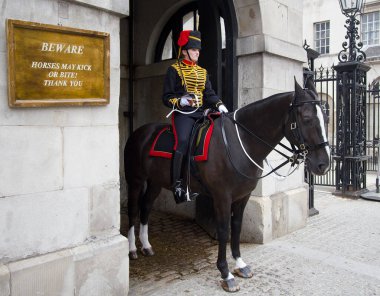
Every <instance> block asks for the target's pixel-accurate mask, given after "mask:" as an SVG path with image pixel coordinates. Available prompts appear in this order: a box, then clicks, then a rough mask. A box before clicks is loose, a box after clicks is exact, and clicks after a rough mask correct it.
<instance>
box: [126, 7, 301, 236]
mask: <svg viewBox="0 0 380 296" xmlns="http://www.w3.org/2000/svg"><path fill="white" fill-rule="evenodd" d="M190 2H197V1H188V0H182V1H175V0H163V1H159V2H154V3H153V4H152V3H151V1H149V4H148V1H147V0H139V1H136V0H135V1H134V10H133V11H132V12H131V13H132V14H133V18H132V19H133V38H132V40H131V45H132V47H131V48H133V52H134V54H133V62H132V63H130V64H132V65H129V66H128V67H133V77H132V82H133V97H132V99H133V100H134V101H133V108H134V113H133V119H134V120H133V121H134V127H136V128H137V127H138V126H140V125H142V124H145V123H147V122H152V121H163V120H164V118H165V115H166V114H167V113H168V110H167V108H166V107H164V106H163V104H162V103H161V92H162V84H163V78H164V75H165V72H166V69H167V67H168V66H170V65H171V64H172V63H173V60H163V61H159V62H153V61H154V54H153V53H154V49H155V46H156V41H157V40H158V38H159V35H160V32H161V31H162V29H163V27H164V26H165V24H166V23H167V21H168V20H169V19H170V17H171V15H173V14H174V13H175V12H176V11H177V10H178V9H180V7H182V6H184V5H186V4H188V3H190ZM205 2H206V1H199V3H200V14H202V9H203V10H204V11H206V10H207V11H208V10H210V9H211V8H212V9H211V14H210V16H211V17H210V19H209V22H210V23H209V24H208V25H205V26H204V27H203V28H202V24H200V29H202V30H204V36H206V37H203V38H206V40H207V42H210V44H213V46H218V42H219V41H218V40H217V41H215V40H213V38H214V37H215V36H214V35H219V33H215V32H217V31H218V27H217V25H216V24H217V20H218V17H220V16H223V17H224V20H225V21H226V20H227V23H228V24H229V25H227V26H226V32H228V33H227V35H228V37H227V42H229V43H230V45H231V49H232V50H231V52H232V55H231V59H230V60H228V61H227V60H226V62H225V64H224V69H225V70H224V71H225V72H224V73H225V74H227V75H229V76H228V77H229V78H228V79H224V80H223V79H221V77H223V70H221V69H223V60H222V58H221V57H222V55H219V54H218V53H217V54H216V58H215V59H210V60H209V59H207V61H205V63H207V66H208V68H210V69H211V71H213V72H214V74H213V75H214V77H213V79H214V81H215V82H214V83H215V85H216V87H217V89H219V90H220V88H221V87H222V86H223V84H225V83H231V85H232V87H231V88H230V91H225V90H223V89H222V90H221V92H222V93H225V94H227V95H226V96H225V97H224V98H223V99H225V100H227V101H228V100H231V98H232V102H231V101H230V103H229V104H230V106H231V105H232V106H233V108H234V109H236V108H238V107H241V106H244V105H246V104H249V103H251V102H254V101H257V100H261V99H262V98H264V97H267V96H269V95H272V94H274V93H278V92H283V91H292V90H294V77H296V78H297V80H298V81H302V64H303V63H304V62H306V53H305V52H304V50H303V48H302V40H303V38H302V0H296V1H291V2H289V1H285V0H268V1H257V0H248V1H232V0H213V1H207V2H208V3H207V4H205ZM210 5H211V8H210ZM207 16H208V15H207ZM230 25H232V26H230ZM209 39H210V40H213V41H210V40H209ZM218 50H219V49H217V50H215V48H214V49H213V48H212V47H210V49H209V52H208V50H205V53H204V56H206V57H212V56H213V54H214V53H215V52H217V51H218ZM235 65H236V66H235ZM215 73H216V74H215ZM130 79H131V78H130ZM126 111H128V110H126ZM269 160H270V161H273V162H276V161H278V159H277V157H276V156H272V155H270V156H269ZM302 182H303V172H302V169H300V170H298V171H297V172H296V173H295V174H294V175H293V177H291V178H289V179H287V182H282V183H281V182H279V181H278V180H276V179H275V178H271V177H267V178H265V179H264V180H263V181H261V182H260V183H259V185H258V187H257V189H256V190H255V191H254V192H253V194H252V198H251V199H250V202H249V204H248V207H247V212H246V213H247V215H246V217H245V220H246V221H245V225H246V226H245V229H243V231H242V237H243V240H245V241H254V242H266V241H269V240H271V239H273V238H276V237H279V236H282V235H284V234H286V233H289V232H291V231H294V230H296V229H298V228H301V227H303V226H304V225H305V224H306V217H307V211H308V209H307V208H308V206H307V191H306V190H305V188H303V187H302V186H303V183H302ZM163 195H165V193H164V194H163ZM171 199H172V197H171V196H170V194H169V195H168V196H167V198H165V197H162V199H161V202H160V203H159V206H160V207H161V209H164V210H166V211H169V212H174V213H176V214H182V215H187V216H191V217H194V216H195V212H196V209H195V206H194V205H186V206H184V207H176V205H175V204H174V202H173V201H172V200H171ZM156 204H157V203H156ZM252 217H254V218H252Z"/></svg>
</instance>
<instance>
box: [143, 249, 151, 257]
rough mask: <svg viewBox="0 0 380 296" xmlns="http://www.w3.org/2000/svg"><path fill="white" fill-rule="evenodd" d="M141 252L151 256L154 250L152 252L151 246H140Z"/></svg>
mask: <svg viewBox="0 0 380 296" xmlns="http://www.w3.org/2000/svg"><path fill="white" fill-rule="evenodd" d="M141 253H142V254H143V255H144V256H153V255H154V252H153V249H152V248H146V249H144V248H141Z"/></svg>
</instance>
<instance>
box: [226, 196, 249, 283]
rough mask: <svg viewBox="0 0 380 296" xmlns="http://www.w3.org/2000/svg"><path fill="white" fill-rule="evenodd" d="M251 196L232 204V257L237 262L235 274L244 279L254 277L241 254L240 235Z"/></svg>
mask: <svg viewBox="0 0 380 296" xmlns="http://www.w3.org/2000/svg"><path fill="white" fill-rule="evenodd" d="M248 199H249V195H248V196H246V197H245V198H243V199H240V200H238V201H236V202H234V203H233V204H232V207H231V209H232V213H231V214H232V215H231V251H232V257H233V258H234V259H235V260H236V265H235V269H234V273H235V274H236V275H237V276H240V277H243V278H250V277H252V276H253V273H252V271H251V268H250V267H249V266H248V265H247V264H245V262H244V261H243V259H242V258H241V254H240V233H241V225H242V222H243V214H244V209H245V206H246V205H247V202H248Z"/></svg>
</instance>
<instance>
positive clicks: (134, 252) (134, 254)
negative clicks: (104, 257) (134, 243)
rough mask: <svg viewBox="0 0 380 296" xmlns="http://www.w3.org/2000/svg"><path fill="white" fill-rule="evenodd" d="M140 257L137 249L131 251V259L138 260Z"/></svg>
mask: <svg viewBox="0 0 380 296" xmlns="http://www.w3.org/2000/svg"><path fill="white" fill-rule="evenodd" d="M138 258H139V256H137V251H136V250H134V251H130V252H129V259H130V260H136V259H138Z"/></svg>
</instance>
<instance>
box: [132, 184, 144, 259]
mask: <svg viewBox="0 0 380 296" xmlns="http://www.w3.org/2000/svg"><path fill="white" fill-rule="evenodd" d="M143 189H144V182H139V181H137V180H132V181H131V182H128V218H129V231H128V242H129V258H130V259H132V260H134V259H137V257H138V256H137V247H136V237H135V225H136V219H137V217H138V214H139V199H140V195H141V193H142V191H143Z"/></svg>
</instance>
